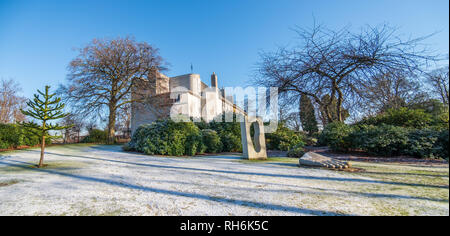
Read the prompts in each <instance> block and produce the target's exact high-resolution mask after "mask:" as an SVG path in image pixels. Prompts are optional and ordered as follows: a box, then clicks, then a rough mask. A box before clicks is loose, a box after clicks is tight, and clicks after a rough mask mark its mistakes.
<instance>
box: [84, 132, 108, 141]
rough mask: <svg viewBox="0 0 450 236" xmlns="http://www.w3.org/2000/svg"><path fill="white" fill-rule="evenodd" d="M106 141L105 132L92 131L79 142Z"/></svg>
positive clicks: (106, 133)
mask: <svg viewBox="0 0 450 236" xmlns="http://www.w3.org/2000/svg"><path fill="white" fill-rule="evenodd" d="M107 140H108V132H107V131H105V130H99V129H92V130H90V131H89V135H88V136H86V137H85V138H83V140H81V142H82V143H106V141H107Z"/></svg>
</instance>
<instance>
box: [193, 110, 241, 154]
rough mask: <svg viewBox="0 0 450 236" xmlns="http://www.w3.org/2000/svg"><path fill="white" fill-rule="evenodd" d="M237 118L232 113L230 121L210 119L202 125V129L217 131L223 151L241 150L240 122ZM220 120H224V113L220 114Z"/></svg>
mask: <svg viewBox="0 0 450 236" xmlns="http://www.w3.org/2000/svg"><path fill="white" fill-rule="evenodd" d="M237 119H238V118H237V117H236V115H233V121H232V122H215V121H212V122H210V123H209V124H207V126H203V129H206V128H209V129H212V130H214V131H216V132H217V134H218V135H219V137H220V140H221V141H222V151H223V152H242V143H241V124H240V123H239V122H238V120H237ZM222 120H225V114H223V115H222ZM199 127H200V126H199Z"/></svg>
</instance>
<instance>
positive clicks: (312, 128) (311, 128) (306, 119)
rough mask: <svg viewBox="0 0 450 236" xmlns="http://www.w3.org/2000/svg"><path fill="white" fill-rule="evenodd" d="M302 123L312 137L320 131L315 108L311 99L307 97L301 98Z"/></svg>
mask: <svg viewBox="0 0 450 236" xmlns="http://www.w3.org/2000/svg"><path fill="white" fill-rule="evenodd" d="M300 121H301V122H302V127H303V130H304V131H306V132H308V134H310V135H311V134H313V133H317V132H318V131H319V128H318V127H317V120H316V115H315V112H314V106H313V104H312V102H311V99H310V98H309V97H308V96H306V95H302V96H301V97H300Z"/></svg>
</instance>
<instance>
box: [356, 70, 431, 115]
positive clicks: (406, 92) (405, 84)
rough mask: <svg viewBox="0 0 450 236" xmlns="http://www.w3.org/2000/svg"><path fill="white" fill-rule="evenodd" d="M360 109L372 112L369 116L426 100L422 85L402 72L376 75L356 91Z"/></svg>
mask: <svg viewBox="0 0 450 236" xmlns="http://www.w3.org/2000/svg"><path fill="white" fill-rule="evenodd" d="M356 92H357V93H358V95H359V97H360V98H361V99H360V104H359V105H360V107H362V108H364V109H366V110H369V111H372V112H369V115H373V114H374V113H379V112H383V111H385V110H387V109H390V108H394V109H396V108H400V107H407V105H408V104H410V103H414V102H418V101H422V100H425V98H426V95H425V93H424V92H423V91H422V89H421V85H420V84H419V83H418V82H417V81H415V80H413V79H411V78H407V77H406V75H404V74H402V73H401V72H398V73H393V72H391V73H384V74H380V75H375V76H373V77H372V79H371V80H367V81H365V82H364V83H361V84H360V86H358V88H357V89H356Z"/></svg>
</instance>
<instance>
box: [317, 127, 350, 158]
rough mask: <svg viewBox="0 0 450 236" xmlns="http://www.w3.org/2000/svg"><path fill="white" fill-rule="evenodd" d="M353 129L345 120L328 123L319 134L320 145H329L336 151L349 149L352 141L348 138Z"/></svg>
mask: <svg viewBox="0 0 450 236" xmlns="http://www.w3.org/2000/svg"><path fill="white" fill-rule="evenodd" d="M352 131H353V129H352V127H350V126H349V125H347V124H345V123H343V122H333V123H330V124H328V125H327V126H326V127H325V129H323V131H322V133H321V134H320V135H319V140H318V143H319V145H326V146H329V147H330V148H331V149H332V150H334V151H344V152H345V151H348V150H349V149H350V148H351V147H352V142H351V141H350V140H349V139H348V137H349V135H350V134H351V133H352Z"/></svg>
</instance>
